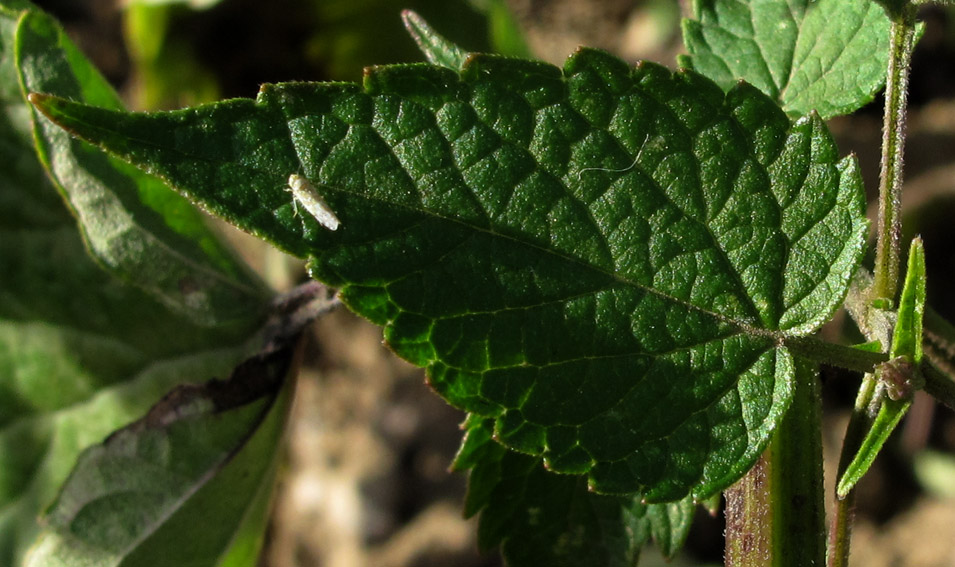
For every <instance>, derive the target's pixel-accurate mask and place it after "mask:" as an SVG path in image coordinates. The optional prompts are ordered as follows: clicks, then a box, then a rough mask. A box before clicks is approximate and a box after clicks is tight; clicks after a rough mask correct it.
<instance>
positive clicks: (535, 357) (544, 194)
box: [34, 49, 867, 501]
mask: <svg viewBox="0 0 955 567" xmlns="http://www.w3.org/2000/svg"><path fill="white" fill-rule="evenodd" d="M34 101H35V103H36V104H37V105H38V107H39V108H41V110H42V111H43V112H44V113H46V114H47V115H48V116H50V117H51V118H52V119H53V120H54V121H56V122H58V123H60V124H61V125H63V126H64V127H66V128H68V129H70V130H72V131H73V132H75V133H77V134H79V135H81V136H83V137H85V138H87V139H89V140H91V141H93V142H94V143H97V144H99V145H101V146H103V147H105V148H107V149H109V150H110V151H112V152H114V153H116V154H119V155H121V156H123V157H125V158H126V159H128V160H130V161H132V162H133V163H136V164H138V165H139V166H140V167H143V168H146V169H147V170H149V171H151V172H153V173H155V174H157V175H159V176H161V177H163V178H164V179H166V180H168V181H169V182H170V183H171V184H172V185H174V186H176V187H178V188H179V189H180V190H182V191H183V192H184V193H186V194H188V195H190V196H191V197H192V198H194V199H196V200H199V201H201V202H203V203H205V206H206V207H207V208H209V209H210V210H212V211H213V212H215V213H217V214H220V215H222V216H224V217H226V218H227V219H230V220H231V221H232V222H234V223H236V224H237V225H239V226H241V227H244V228H245V229H247V230H249V231H252V232H255V233H257V234H259V235H262V236H263V237H266V238H269V239H270V240H272V241H273V242H275V243H277V244H278V245H279V246H281V247H283V248H285V249H287V250H289V251H291V252H293V253H295V254H297V255H300V256H309V257H311V269H312V273H313V275H314V276H315V277H317V278H318V279H321V280H323V281H325V282H328V283H330V284H331V285H334V286H337V287H341V288H342V289H341V295H342V298H343V299H344V301H345V302H346V303H347V304H348V305H350V306H351V307H352V308H353V309H354V310H356V311H357V312H359V313H361V314H363V315H365V316H366V317H368V318H370V319H372V320H373V321H375V322H377V323H379V324H382V325H384V326H385V337H386V339H387V341H388V342H389V344H390V345H391V346H392V347H393V348H394V349H395V350H396V351H397V352H398V353H399V354H400V355H402V356H403V357H405V358H407V359H408V360H410V361H412V362H414V363H416V364H418V365H421V366H424V367H426V368H427V369H428V375H429V380H430V382H431V384H432V385H433V386H434V387H435V389H436V390H437V391H438V392H439V393H441V394H442V395H443V396H445V397H446V398H447V399H448V400H449V401H451V402H452V403H453V404H455V405H456V406H458V407H461V408H464V409H466V410H467V411H469V412H472V413H477V414H480V415H483V416H487V417H494V418H495V420H496V425H495V428H496V429H495V431H496V437H497V439H499V440H500V441H501V442H502V443H504V444H505V445H506V446H508V447H511V448H513V449H517V450H519V451H523V452H526V453H530V454H535V455H542V456H543V457H544V459H545V462H546V464H547V466H548V467H550V468H551V469H553V470H555V471H558V472H565V473H574V474H588V475H589V476H590V480H591V483H592V485H593V487H594V488H596V489H597V490H598V491H603V492H609V493H633V492H639V491H644V493H645V495H646V497H647V499H648V500H649V501H658V500H661V501H662V500H675V499H680V498H682V497H683V496H685V495H686V494H687V492H692V494H693V495H694V496H695V497H697V498H703V497H707V496H710V495H712V494H713V493H715V492H717V491H719V490H721V489H723V488H725V487H726V486H728V485H729V484H731V483H732V482H734V481H735V480H736V479H738V478H739V477H740V476H741V475H742V474H743V472H745V470H746V469H747V468H748V467H749V466H750V465H751V464H752V463H753V462H754V461H755V460H756V458H757V457H758V456H759V454H760V453H761V452H762V450H763V448H764V447H765V446H766V443H767V441H768V438H769V435H770V433H771V432H772V431H773V429H774V428H775V426H776V424H777V423H778V421H779V419H781V417H782V415H783V414H784V412H785V409H786V407H787V406H788V404H789V401H790V398H791V392H792V385H791V382H792V379H793V378H792V377H793V360H792V356H791V354H790V352H789V350H788V349H787V348H786V347H785V346H784V344H785V342H786V340H787V339H788V338H792V337H799V336H804V335H807V334H809V333H812V332H813V331H815V330H816V329H817V328H818V327H819V326H820V325H821V324H822V323H824V322H825V321H826V320H827V319H829V317H830V316H831V314H832V313H833V312H834V311H835V309H836V308H837V307H838V306H839V304H840V303H841V301H842V298H843V297H844V296H845V293H846V289H847V286H848V281H849V278H850V276H851V274H852V273H853V271H854V269H855V267H856V266H857V264H858V262H859V259H860V256H861V253H862V246H863V238H864V235H865V234H866V224H867V223H866V221H865V219H864V216H863V212H864V199H863V194H862V188H861V180H860V178H859V174H858V170H857V166H856V165H855V162H854V161H853V160H851V159H846V160H842V161H839V159H838V156H837V153H838V152H837V149H836V146H835V144H834V143H833V141H832V139H831V137H830V136H829V133H828V131H827V130H826V128H825V126H824V124H823V123H822V122H821V120H820V119H819V118H818V117H815V116H813V117H807V118H805V119H802V120H800V121H798V122H796V123H794V124H790V122H789V120H788V119H787V118H786V117H785V115H784V114H783V113H782V112H781V111H780V110H779V109H778V107H776V106H775V104H774V103H773V102H772V101H771V100H769V99H768V98H766V97H765V96H764V95H762V94H761V93H760V92H759V91H757V90H756V89H755V88H752V87H749V86H747V85H740V86H738V87H737V88H735V89H733V90H732V91H730V92H729V93H728V94H725V95H724V93H723V92H722V91H721V90H720V89H719V88H718V87H717V86H716V85H715V84H714V83H712V82H710V81H709V80H707V79H705V78H704V77H702V76H699V75H697V74H695V73H689V72H686V73H678V74H672V73H670V72H669V71H667V70H666V69H664V68H662V67H660V66H657V65H653V64H641V65H640V66H639V67H638V68H636V69H629V68H628V67H627V66H626V65H625V64H624V63H623V62H621V61H619V60H617V59H615V58H612V57H610V56H608V55H606V54H603V53H601V52H597V51H593V50H586V49H585V50H581V51H579V52H578V53H577V54H575V55H574V56H573V57H572V58H571V59H569V60H568V62H567V64H566V65H565V67H564V70H563V72H561V70H560V69H557V68H555V67H552V66H550V65H546V64H542V63H536V62H526V61H519V60H513V59H505V58H499V57H494V56H472V57H470V58H469V59H468V61H467V63H466V64H465V67H464V69H463V70H462V72H461V74H460V75H459V74H456V73H454V72H453V71H450V70H448V69H444V68H439V67H434V66H430V65H424V64H419V65H409V66H392V67H381V68H377V69H375V70H373V71H370V72H369V73H368V74H367V75H366V78H365V84H364V89H362V88H360V87H358V86H352V85H342V84H303V83H293V84H284V85H266V86H265V87H263V89H262V91H261V93H260V95H259V98H258V100H257V101H256V102H253V101H246V100H233V101H226V102H223V103H219V104H215V105H208V106H201V107H197V108H194V109H187V110H183V111H177V112H170V113H156V114H124V113H117V112H114V111H109V110H104V109H98V108H93V107H87V106H83V105H78V104H76V103H73V102H69V101H65V100H62V99H55V98H50V97H40V96H37V97H35V98H34ZM292 173H296V174H301V175H304V176H305V177H306V178H308V179H309V180H311V182H312V183H313V184H314V185H315V187H316V188H317V190H318V191H319V192H320V193H321V194H322V196H323V197H324V200H325V201H327V203H328V205H329V206H330V207H331V209H332V210H333V211H334V212H335V213H336V214H337V216H338V218H340V219H341V221H342V226H341V228H340V229H339V230H337V231H336V232H331V231H329V230H326V229H325V228H323V227H322V226H320V225H319V224H318V223H317V222H316V221H315V220H314V219H312V218H311V217H310V216H309V215H307V214H297V212H296V211H297V207H296V206H295V205H294V203H293V201H292V196H291V195H289V193H288V192H287V191H286V190H285V185H286V183H287V180H288V177H289V175H290V174H292Z"/></svg>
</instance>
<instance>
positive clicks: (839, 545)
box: [826, 374, 877, 567]
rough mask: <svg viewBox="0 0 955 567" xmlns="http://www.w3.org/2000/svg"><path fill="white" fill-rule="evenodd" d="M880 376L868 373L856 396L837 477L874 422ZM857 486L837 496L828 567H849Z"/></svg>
mask: <svg viewBox="0 0 955 567" xmlns="http://www.w3.org/2000/svg"><path fill="white" fill-rule="evenodd" d="M876 383H877V379H876V377H875V375H874V374H866V375H865V378H864V379H863V381H862V387H860V388H859V394H858V395H857V396H856V403H855V407H854V408H853V410H852V416H851V417H850V418H849V425H848V426H847V427H846V436H845V439H844V440H843V442H842V452H841V454H840V455H839V471H838V474H837V475H836V479H839V478H842V474H843V473H844V472H846V468H847V467H848V466H849V463H851V462H852V459H854V458H855V455H856V453H857V452H858V451H859V447H860V446H862V441H863V439H865V434H866V431H868V429H869V426H870V425H871V423H872V419H873V417H874V416H873V415H872V412H871V406H872V400H873V399H874V397H875V391H876V388H875V386H876ZM855 496H856V493H855V489H852V490H850V491H849V494H847V495H846V497H845V498H842V499H839V498H836V501H835V505H834V506H833V515H832V523H831V524H830V525H829V549H828V550H827V563H826V564H827V566H828V567H846V566H847V565H848V564H849V539H850V537H849V536H850V532H849V530H850V528H851V527H852V516H853V510H854V508H855Z"/></svg>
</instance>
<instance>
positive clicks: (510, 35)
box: [469, 0, 533, 58]
mask: <svg viewBox="0 0 955 567" xmlns="http://www.w3.org/2000/svg"><path fill="white" fill-rule="evenodd" d="M469 3H470V4H471V5H472V6H474V8H475V9H477V10H478V11H479V12H481V13H482V14H484V15H485V17H486V18H487V23H488V27H489V28H490V29H489V34H490V47H491V52H492V53H499V54H501V55H509V56H511V57H525V58H527V57H531V56H532V55H533V54H532V53H531V50H530V48H529V47H528V46H527V41H526V40H525V39H524V32H523V30H522V29H521V26H520V23H518V21H517V18H515V17H514V13H513V12H511V8H510V6H508V4H507V1H506V0H469Z"/></svg>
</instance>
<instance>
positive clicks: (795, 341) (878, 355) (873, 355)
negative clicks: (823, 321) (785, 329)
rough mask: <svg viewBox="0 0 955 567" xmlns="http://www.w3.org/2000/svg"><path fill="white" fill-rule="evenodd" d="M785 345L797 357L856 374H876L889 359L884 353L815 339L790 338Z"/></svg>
mask: <svg viewBox="0 0 955 567" xmlns="http://www.w3.org/2000/svg"><path fill="white" fill-rule="evenodd" d="M783 344H785V346H786V348H788V349H789V350H790V351H792V353H793V354H794V355H796V356H800V357H803V358H808V359H809V360H812V361H814V362H818V363H820V364H828V365H830V366H838V367H839V368H845V369H846V370H854V371H856V372H874V371H875V368H876V366H878V365H879V364H881V363H883V362H885V361H886V360H888V359H889V357H888V355H886V354H885V353H884V352H871V351H866V350H861V349H858V348H853V347H848V346H843V345H839V344H835V343H829V342H826V341H823V340H820V339H817V338H815V337H798V338H788V339H786V340H785V341H784V342H783Z"/></svg>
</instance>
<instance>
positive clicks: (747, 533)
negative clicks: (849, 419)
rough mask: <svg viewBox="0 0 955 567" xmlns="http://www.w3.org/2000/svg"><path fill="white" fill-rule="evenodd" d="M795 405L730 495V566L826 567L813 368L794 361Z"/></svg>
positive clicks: (818, 409)
mask: <svg viewBox="0 0 955 567" xmlns="http://www.w3.org/2000/svg"><path fill="white" fill-rule="evenodd" d="M794 387H795V392H794V394H793V402H792V406H791V407H790V408H789V411H788V412H787V414H786V417H785V418H784V419H783V421H782V423H780V425H779V428H778V429H777V430H776V433H775V434H774V435H773V439H772V441H771V442H770V445H769V448H767V449H766V452H765V453H764V454H763V455H762V457H760V459H759V461H758V462H757V464H756V466H754V467H753V468H752V469H751V470H750V472H748V473H747V474H746V476H744V477H743V478H742V479H741V480H740V481H739V482H737V483H736V484H735V485H733V486H732V487H731V488H730V489H729V490H727V491H726V558H725V559H726V563H725V564H726V567H767V566H770V567H772V566H787V565H822V562H823V560H824V556H825V547H826V546H825V508H824V505H823V500H824V496H825V494H824V490H823V483H822V440H821V437H820V434H821V431H822V429H821V428H822V421H821V413H822V412H821V398H820V395H819V381H818V373H817V371H816V367H815V365H814V364H813V363H812V362H810V361H807V360H805V359H801V358H797V359H796V379H795V383H794Z"/></svg>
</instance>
